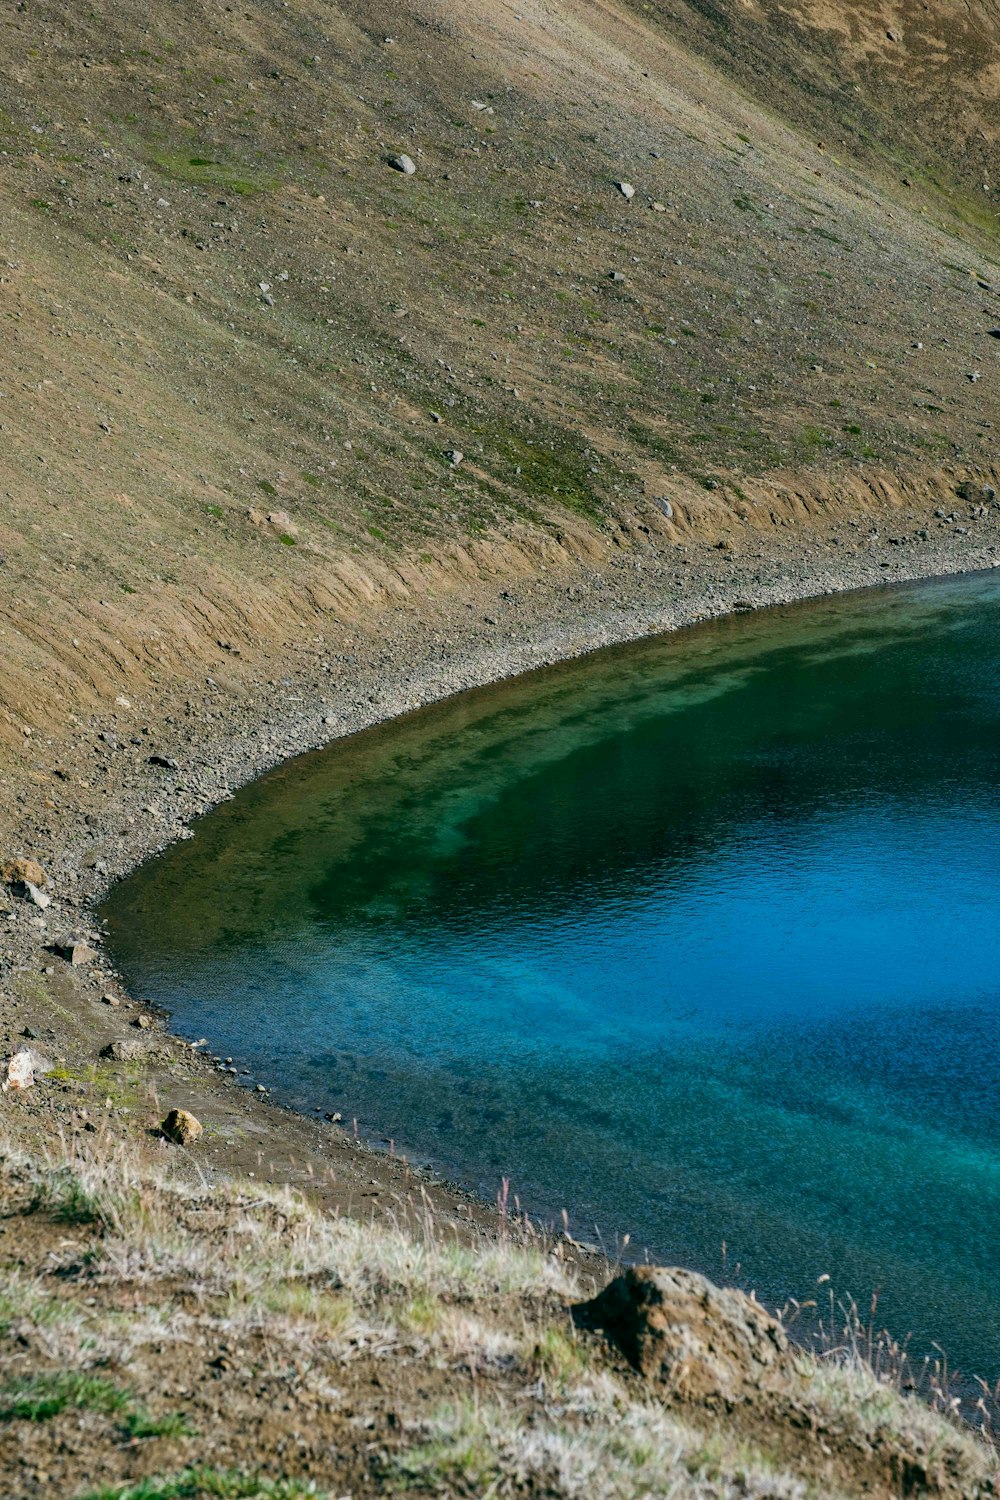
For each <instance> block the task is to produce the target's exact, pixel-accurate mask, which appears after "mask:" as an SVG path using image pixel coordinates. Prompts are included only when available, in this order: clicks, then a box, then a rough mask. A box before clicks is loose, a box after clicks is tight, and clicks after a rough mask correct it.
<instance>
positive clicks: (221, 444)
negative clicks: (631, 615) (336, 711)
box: [0, 0, 1000, 756]
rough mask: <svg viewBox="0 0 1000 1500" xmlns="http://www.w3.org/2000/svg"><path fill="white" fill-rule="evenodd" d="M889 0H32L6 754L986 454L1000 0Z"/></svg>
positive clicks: (14, 162)
mask: <svg viewBox="0 0 1000 1500" xmlns="http://www.w3.org/2000/svg"><path fill="white" fill-rule="evenodd" d="M902 9H903V11H904V12H905V14H902V15H900V14H897V13H896V11H895V10H894V11H893V12H892V14H891V15H890V13H889V12H888V11H887V12H886V15H885V16H884V17H883V16H882V15H881V13H880V14H879V15H878V16H877V17H876V16H874V15H872V14H870V13H869V11H868V9H867V8H855V9H852V8H851V7H848V6H843V7H826V8H821V7H818V6H799V7H790V8H787V9H786V8H779V7H778V6H776V5H757V6H751V7H744V6H740V5H736V4H731V5H721V6H719V7H717V8H712V7H707V6H706V7H698V8H689V7H686V6H684V5H682V4H678V6H677V7H676V8H675V9H671V10H669V11H668V10H667V8H666V7H664V6H662V5H655V6H652V5H650V6H646V5H638V4H636V5H634V6H631V7H629V6H626V5H625V4H606V3H596V0H560V3H542V4H538V3H535V0H532V3H530V4H527V5H524V6H520V7H518V6H515V5H508V4H499V5H497V4H492V3H490V4H486V3H480V0H464V3H461V4H459V3H454V0H439V3H434V4H431V3H425V0H416V3H413V4H407V5H405V6H403V7H400V6H388V5H381V4H379V3H378V0H347V3H344V4H342V5H333V4H320V3H313V0H295V3H294V4H280V3H261V4H254V5H252V6H250V7H247V6H246V5H240V6H224V5H214V4H206V5H201V4H197V3H193V0H182V3H179V4H176V5H171V6H170V7H166V8H158V7H153V8H150V7H148V6H142V5H139V4H137V3H135V0H123V3H116V4H114V5H110V4H104V3H103V0H96V3H95V5H94V7H93V8H90V9H87V8H84V7H79V6H76V5H70V4H68V3H64V4H59V3H48V0H25V3H24V4H20V5H18V6H16V7H10V8H8V9H7V10H6V11H5V13H4V16H3V18H2V21H0V25H2V28H3V30H2V39H3V44H2V61H3V76H2V80H0V106H2V113H0V132H2V156H0V202H2V210H3V212H2V221H0V234H2V238H3V245H2V252H0V254H2V261H0V298H2V312H3V327H4V330H5V339H4V353H5V359H4V368H3V376H2V386H0V392H2V394H0V423H2V438H3V457H2V467H3V513H2V516H0V528H2V531H0V541H2V553H3V572H2V578H3V591H2V596H0V597H2V606H3V614H4V635H3V641H4V652H5V670H4V672H3V674H2V678H0V704H2V710H0V713H2V717H0V732H2V735H3V741H4V745H5V754H6V755H8V756H10V755H11V753H12V752H17V751H18V750H20V749H21V748H22V743H23V739H24V738H25V735H24V731H25V730H26V729H38V728H39V727H45V728H47V729H49V730H52V729H56V730H60V729H61V728H63V727H64V726H65V723H66V714H67V712H68V711H70V710H72V709H77V710H80V709H83V710H86V711H94V710H95V709H101V708H103V707H107V706H108V705H110V704H112V703H113V700H114V697H115V696H116V694H117V693H118V692H120V691H121V690H122V689H123V688H125V687H128V688H129V689H130V690H132V691H154V692H155V691H156V690H158V689H159V688H161V687H162V686H163V685H164V684H169V683H171V682H184V681H186V680H187V679H188V677H189V676H190V675H191V674H192V671H194V672H198V671H200V670H202V669H203V668H204V667H205V665H206V663H213V662H215V663H217V662H218V658H219V648H218V645H217V643H218V641H219V640H223V641H225V642H227V643H229V644H230V645H231V646H232V645H236V646H238V647H242V649H244V651H245V650H247V649H250V648H252V645H253V642H254V640H255V639H256V640H257V641H258V642H259V641H263V640H265V639H269V640H272V641H279V640H283V639H284V638H285V637H286V636H287V635H288V634H289V632H294V631H295V630H297V629H298V628H299V627H300V626H301V625H302V624H303V623H305V624H306V625H307V627H313V626H315V627H316V628H318V629H321V630H322V629H324V628H325V625H326V623H327V622H328V621H330V620H341V619H343V618H344V617H345V616H346V615H349V614H351V613H355V614H356V613H358V612H359V611H360V612H366V613H370V612H371V611H372V610H374V609H377V608H378V607H379V606H380V604H382V603H384V602H385V601H386V599H387V598H389V597H397V598H398V597H403V598H406V599H413V598H426V596H427V594H428V593H429V592H430V593H440V591H441V590H442V589H445V588H448V587H450V586H451V585H452V584H453V583H455V582H456V581H457V582H458V583H459V584H460V586H462V587H465V586H467V585H468V583H469V580H470V578H472V577H474V576H475V575H476V574H477V573H481V572H482V571H483V570H484V569H486V570H487V571H489V570H490V569H491V568H493V567H494V566H496V565H497V564H498V560H499V562H500V565H501V566H503V567H513V568H515V570H516V568H517V567H518V566H521V565H523V566H526V567H528V568H534V567H536V566H537V564H538V563H539V561H542V560H544V559H546V558H548V560H549V562H550V563H552V562H557V563H559V565H561V566H566V567H567V569H569V570H570V571H572V568H573V566H575V562H574V559H578V558H579V557H581V556H584V557H590V558H591V559H593V560H595V561H599V560H600V559H601V558H602V557H607V556H608V555H609V549H612V550H613V552H614V553H615V554H616V555H618V554H620V553H621V552H622V550H623V549H624V550H625V551H629V550H630V549H632V550H634V549H635V548H637V547H638V548H640V549H643V548H645V549H647V550H648V549H649V548H650V547H654V548H656V549H658V550H659V551H660V552H661V553H662V552H663V551H664V549H666V551H667V553H669V552H670V550H671V548H672V547H673V546H674V545H675V544H676V543H677V541H678V540H679V539H681V538H683V537H684V536H685V535H689V536H693V537H702V538H703V539H705V540H707V541H717V540H719V539H720V538H732V537H736V538H738V537H739V536H741V535H745V534H746V533H747V531H748V529H749V530H752V531H754V532H758V531H763V532H764V533H765V536H766V535H767V533H768V531H769V530H773V529H774V523H775V520H776V519H777V517H772V511H774V510H775V504H776V503H777V509H778V512H779V513H780V518H781V519H788V511H787V506H786V504H785V501H784V499H783V498H782V497H784V496H787V494H788V492H789V491H788V482H789V480H790V479H791V480H792V482H793V488H794V490H795V492H796V493H797V494H807V495H808V494H809V493H815V494H817V495H825V496H826V497H827V500H828V501H829V503H831V504H833V503H834V501H835V497H836V496H837V495H838V494H840V495H842V496H844V497H845V498H844V503H845V505H846V506H847V508H848V509H849V510H850V509H851V508H852V507H853V509H854V510H856V511H858V513H861V512H862V511H863V510H864V508H865V503H866V499H865V497H866V496H870V495H871V494H872V493H874V494H875V496H876V498H879V496H880V491H879V481H880V479H881V478H883V477H887V478H888V477H890V476H894V482H895V481H901V482H902V483H903V484H904V486H905V485H906V484H910V485H911V486H912V485H916V484H918V482H919V481H921V480H926V479H927V478H928V476H932V478H931V483H932V486H933V485H934V484H936V485H937V486H938V487H939V488H940V487H941V486H943V487H944V494H945V498H946V499H947V498H948V496H949V495H950V492H951V489H952V488H953V486H954V483H955V482H957V480H960V479H961V477H962V476H963V475H964V474H966V473H968V472H975V471H977V470H979V469H985V468H988V467H989V465H990V461H991V458H992V452H993V431H994V429H993V425H992V424H993V422H994V421H995V419H996V410H995V409H996V406H997V391H996V378H997V371H998V358H1000V341H998V340H996V339H994V338H991V337H990V330H991V329H992V328H994V326H995V325H996V324H997V323H998V322H1000V298H998V296H997V293H996V292H995V291H994V290H993V289H992V284H993V282H994V279H996V280H997V281H998V282H1000V269H998V268H997V265H996V261H995V259H994V256H995V254H996V247H997V235H996V222H997V221H996V220H995V218H994V216H993V212H992V204H993V201H994V200H993V198H992V197H991V196H990V195H989V194H988V193H986V192H984V191H983V190H982V188H981V187H979V188H978V189H977V187H976V182H977V180H978V179H983V180H987V179H988V177H989V162H988V154H989V152H990V151H991V150H992V149H993V148H992V145H991V143H990V137H991V135H992V133H993V132H994V131H995V124H994V121H995V108H994V107H993V100H994V90H995V89H996V87H997V84H996V72H995V69H994V68H992V67H991V65H990V64H989V62H988V57H989V49H990V37H991V35H992V28H994V26H995V16H994V14H993V12H992V10H991V9H989V8H984V9H983V10H982V11H981V12H979V13H977V14H978V15H979V19H978V20H976V21H975V24H973V20H972V19H970V13H969V12H967V11H966V10H964V9H963V10H962V11H961V13H959V12H958V10H957V9H956V8H955V7H952V6H950V5H945V4H942V5H936V6H934V7H927V8H925V7H916V6H913V7H903V8H902ZM911 11H912V12H913V14H912V15H911V14H910V12H911ZM883 23H884V24H883ZM888 31H892V32H893V36H894V37H896V33H897V32H898V33H899V36H898V38H896V39H895V40H890V38H889V37H888V35H887V32H888ZM956 96H959V97H960V100H961V107H960V108H956V107H955V99H956ZM942 122H944V123H942ZM401 152H405V153H406V154H408V155H409V156H410V157H411V158H412V160H413V162H414V163H415V165H416V169H417V170H416V172H415V173H414V174H412V175H405V174H404V173H401V172H399V171H397V170H394V168H393V167H392V166H391V165H390V164H389V159H390V158H391V157H392V156H394V155H396V154H397V153H401ZM904 156H905V158H906V160H905V163H904ZM904 165H905V168H906V170H905V171H904V170H903V167H904ZM904 176H907V177H908V182H907V183H906V184H904V183H903V181H902V178H903V177H904ZM619 183H626V184H629V185H630V186H631V187H632V188H634V195H632V196H626V194H625V192H623V191H622V189H621V188H620V187H619V186H617V185H616V184H619ZM457 455H461V457H460V458H458V457H457ZM942 464H948V465H950V466H951V470H950V472H951V476H952V477H951V479H950V481H949V480H948V479H947V478H945V479H941V478H940V477H938V476H937V470H938V468H939V467H940V466H941V465H942ZM873 476H874V489H873ZM884 493H885V494H887V493H888V491H885V492H884ZM894 493H895V491H894ZM903 493H906V491H905V489H904V491H903ZM664 502H666V503H664ZM512 549H516V552H517V554H518V555H519V556H520V558H521V563H520V564H518V563H517V562H515V561H514V557H515V550H512Z"/></svg>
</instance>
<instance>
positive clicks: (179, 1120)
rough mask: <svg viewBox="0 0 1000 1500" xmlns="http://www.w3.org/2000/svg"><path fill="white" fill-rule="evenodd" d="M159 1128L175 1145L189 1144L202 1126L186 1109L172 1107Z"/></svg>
mask: <svg viewBox="0 0 1000 1500" xmlns="http://www.w3.org/2000/svg"><path fill="white" fill-rule="evenodd" d="M160 1129H161V1131H162V1132H163V1134H164V1135H165V1136H166V1138H167V1140H168V1141H173V1143H174V1145H175V1146H190V1145H191V1144H192V1142H193V1141H196V1140H197V1139H198V1137H199V1136H200V1135H201V1133H202V1129H203V1126H202V1123H201V1121H200V1120H196V1119H195V1117H194V1115H193V1114H191V1113H190V1112H189V1111H188V1110H186V1109H172V1110H171V1111H170V1113H169V1114H168V1115H167V1117H166V1119H165V1120H164V1121H163V1124H162V1125H161V1126H160Z"/></svg>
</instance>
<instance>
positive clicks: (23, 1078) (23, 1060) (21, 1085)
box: [3, 1047, 35, 1094]
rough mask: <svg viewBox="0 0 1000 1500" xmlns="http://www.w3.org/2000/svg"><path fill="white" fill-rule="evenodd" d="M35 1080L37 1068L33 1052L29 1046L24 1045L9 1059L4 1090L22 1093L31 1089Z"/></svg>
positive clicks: (5, 1091)
mask: <svg viewBox="0 0 1000 1500" xmlns="http://www.w3.org/2000/svg"><path fill="white" fill-rule="evenodd" d="M34 1081H35V1068H34V1062H33V1059H32V1053H31V1051H30V1049H29V1048H27V1047H23V1048H22V1049H21V1051H20V1052H15V1053H14V1055H13V1057H10V1058H8V1059H7V1068H6V1072H5V1076H4V1081H3V1092H4V1093H5V1094H6V1093H8V1092H13V1093H15V1094H19V1093H22V1092H23V1091H24V1090H25V1089H30V1088H31V1086H32V1084H33V1083H34Z"/></svg>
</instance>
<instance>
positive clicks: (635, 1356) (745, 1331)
mask: <svg viewBox="0 0 1000 1500" xmlns="http://www.w3.org/2000/svg"><path fill="white" fill-rule="evenodd" d="M575 1315H576V1318H577V1321H578V1322H580V1323H582V1324H583V1325H584V1326H586V1327H590V1328H600V1329H601V1330H602V1331H603V1332H604V1334H605V1335H606V1337H607V1338H609V1339H610V1340H611V1341H612V1342H613V1343H615V1344H617V1346H618V1347H619V1348H620V1349H621V1351H622V1353H623V1354H624V1355H625V1356H626V1358H627V1359H628V1360H629V1361H630V1363H631V1364H632V1365H634V1366H635V1368H636V1369H637V1370H639V1371H640V1372H641V1374H642V1375H644V1376H645V1378H646V1379H647V1380H648V1381H650V1382H651V1383H652V1384H654V1385H659V1386H661V1387H663V1388H664V1390H665V1391H666V1392H667V1393H668V1394H670V1395H672V1396H675V1397H677V1398H678V1399H681V1400H689V1401H716V1402H723V1403H726V1404H731V1403H734V1402H736V1401H742V1400H747V1399H750V1398H752V1397H753V1396H754V1395H755V1394H757V1393H759V1392H761V1391H762V1390H767V1389H773V1388H775V1387H776V1386H779V1385H781V1384H782V1383H783V1382H784V1381H785V1380H787V1379H788V1378H789V1377H791V1376H793V1375H794V1372H795V1365H794V1359H793V1355H792V1353H791V1350H790V1347H789V1343H788V1336H787V1334H786V1333H785V1330H784V1329H783V1328H782V1326H781V1324H780V1323H779V1322H778V1321H777V1319H776V1318H773V1317H772V1316H771V1314H770V1313H768V1312H766V1311H765V1309H764V1308H763V1307H761V1306H760V1304H759V1303H758V1302H755V1301H754V1300H753V1299H752V1298H751V1297H747V1296H745V1295H744V1293H743V1292H738V1291H735V1290H733V1289H732V1288H722V1287H717V1286H713V1285H712V1283H711V1282H710V1281H708V1280H706V1278H705V1277H704V1276H699V1275H697V1274H696V1273H695V1272H694V1271H683V1270H678V1269H675V1268H673V1267H665V1266H633V1267H632V1268H631V1269H630V1270H628V1271H626V1272H625V1274H624V1275H623V1276H618V1277H616V1278H615V1280H614V1281H612V1282H611V1283H610V1284H609V1285H608V1286H606V1287H605V1289H604V1291H603V1292H601V1293H600V1294H599V1296H597V1297H595V1298H594V1299H593V1300H592V1301H591V1302H585V1303H583V1304H581V1305H580V1306H578V1307H577V1308H576V1310H575Z"/></svg>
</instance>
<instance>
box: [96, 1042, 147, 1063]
mask: <svg viewBox="0 0 1000 1500" xmlns="http://www.w3.org/2000/svg"><path fill="white" fill-rule="evenodd" d="M152 1051H153V1047H152V1045H151V1043H149V1042H147V1041H143V1040H141V1039H140V1038H139V1037H125V1038H123V1039H121V1040H120V1041H115V1042H109V1043H108V1045H107V1046H106V1047H102V1048H101V1051H100V1056H101V1057H107V1058H110V1059H111V1061H112V1062H141V1061H142V1059H143V1058H145V1057H149V1056H150V1054H151V1053H152Z"/></svg>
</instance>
